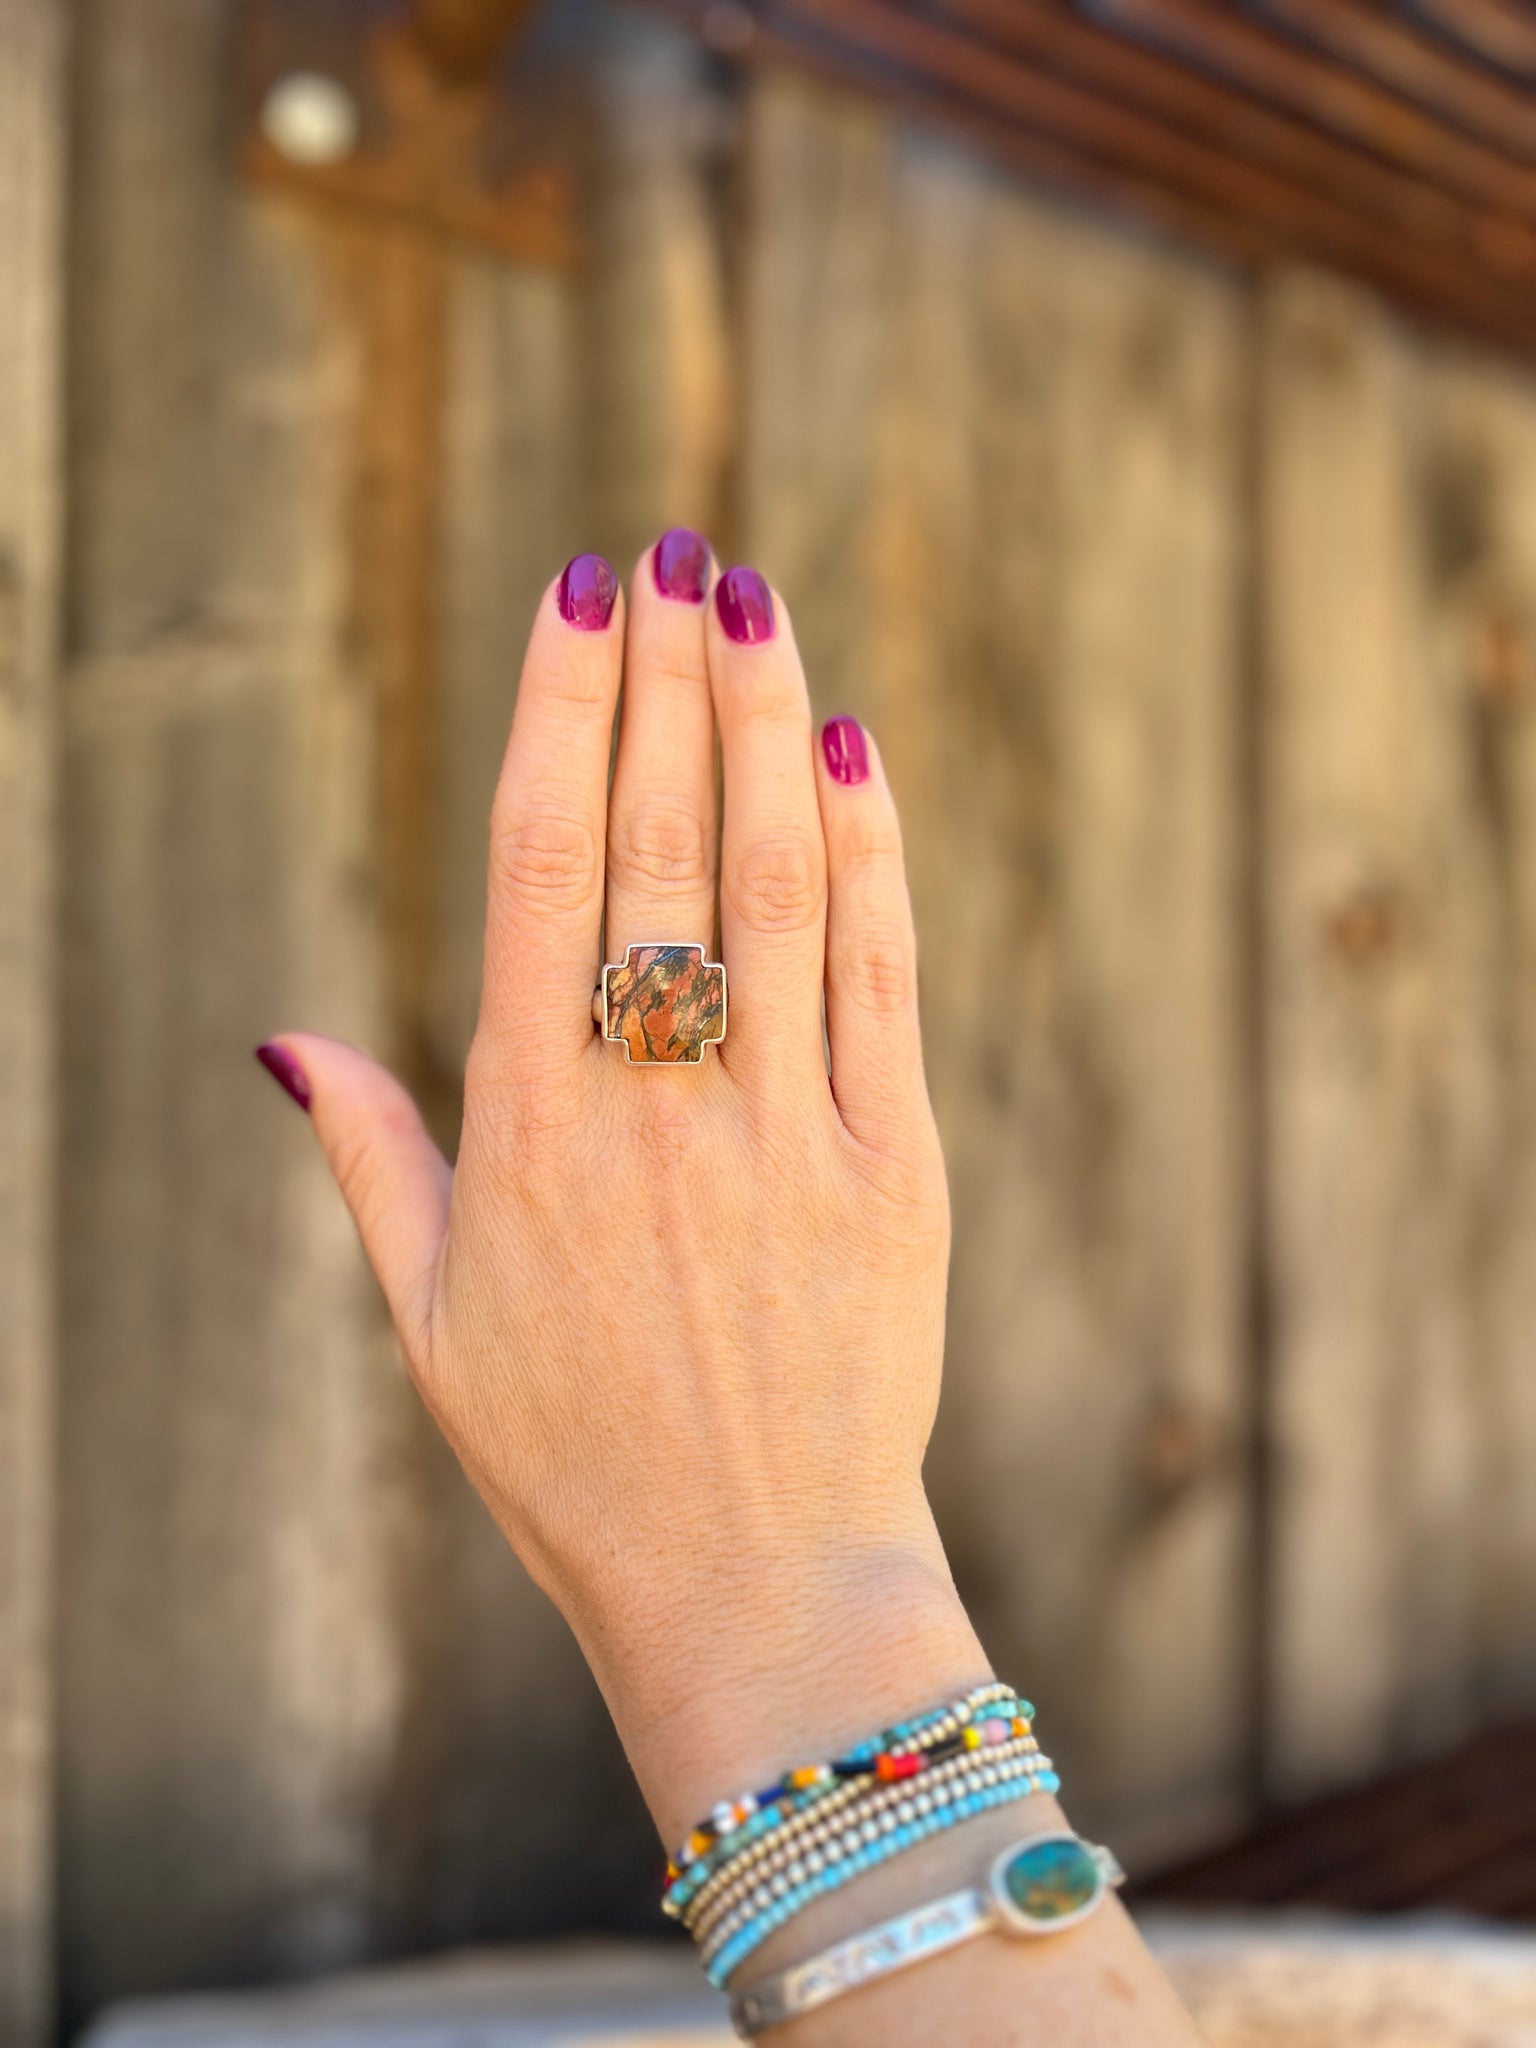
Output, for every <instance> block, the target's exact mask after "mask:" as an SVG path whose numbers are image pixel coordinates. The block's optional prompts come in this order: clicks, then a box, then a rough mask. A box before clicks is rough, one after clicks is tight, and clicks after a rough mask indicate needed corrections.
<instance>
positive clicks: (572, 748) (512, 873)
mask: <svg viewBox="0 0 1536 2048" xmlns="http://www.w3.org/2000/svg"><path fill="white" fill-rule="evenodd" d="M623 650H624V605H623V600H622V597H621V596H620V593H619V582H618V578H617V577H616V576H615V575H614V573H613V570H612V569H611V568H610V567H609V565H608V563H607V562H605V561H604V560H603V558H602V556H601V555H577V556H576V557H575V558H574V560H572V561H570V562H568V563H567V564H566V566H565V568H564V570H563V571H562V573H561V575H560V577H559V579H558V580H557V581H556V582H555V583H553V584H551V585H550V587H549V589H548V590H546V591H545V593H544V598H543V602H542V603H541V604H540V606H539V610H538V616H537V617H536V618H535V620H534V624H533V632H532V635H531V636H530V639H529V642H528V652H527V655H526V657H525V659H524V662H523V672H522V679H521V681H520V682H519V683H518V688H517V704H516V707H515V709H514V711H513V715H512V734H511V738H510V739H509V740H508V742H507V751H506V756H505V758H504V760H503V762H502V769H501V778H500V780H499V781H498V783H497V785H496V796H495V801H494V802H493V804H492V806H491V851H490V876H489V882H488V887H487V904H486V926H485V969H484V981H483V986H482V989H481V996H480V1028H479V1031H478V1032H477V1034H476V1043H477V1048H478V1049H480V1050H482V1051H484V1052H489V1054H490V1055H491V1058H492V1060H493V1062H494V1063H495V1065H496V1066H498V1067H501V1066H506V1067H516V1066H519V1065H521V1066H523V1067H534V1068H537V1069H538V1070H539V1071H540V1072H543V1073H548V1072H549V1071H550V1069H551V1068H552V1067H556V1066H559V1065H560V1064H562V1063H564V1062H569V1061H574V1060H575V1059H576V1058H578V1057H579V1056H580V1055H581V1054H582V1053H583V1052H585V1051H587V1050H588V1049H589V1048H590V1046H591V1043H592V990H593V988H594V987H595V986H596V983H597V975H598V967H599V964H600V963H599V959H598V947H599V940H600V937H601V924H602V914H603V840H604V826H605V820H606V816H607V809H608V759H609V753H610V749H611V746H612V740H613V716H614V708H615V706H616V704H617V702H618V695H619V676H620V671H621V669H622V666H623Z"/></svg>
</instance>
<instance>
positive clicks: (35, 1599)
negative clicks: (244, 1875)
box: [0, 0, 65, 2048]
mask: <svg viewBox="0 0 1536 2048" xmlns="http://www.w3.org/2000/svg"><path fill="white" fill-rule="evenodd" d="M64 28H65V22H64V20H63V18H62V16H61V12H60V10H59V9H58V8H56V7H54V6H51V5H49V4H48V0H0V303H3V304H4V306H5V309H6V311H5V317H4V319H3V321H0V875H3V876H4V883H3V885H0V1816H3V1817H4V1818H3V1822H0V2040H4V2041H6V2042H13V2043H15V2044H16V2048H34V2044H40V2043H41V2042H42V2041H43V2040H44V2039H45V2038H46V2037H47V2034H48V2030H49V2014H50V2006H51V1999H52V1974H53V1972H52V1948H53V1862H52V1854H53V1843H52V1833H53V1828H52V1805H53V1797H52V1760H53V1759H52V1748H53V1731H52V1703H53V1702H52V1695H53V1687H52V1671H51V1641H52V1635H51V1631H52V1619H53V1541H52V1530H53V1515H54V1491H53V1476H54V1422H55V1408H54V1403H55V1384H54V1380H55V1360H54V1344H53V1298H54V1248H53V1227H52V1225H53V1191H54V1178H53V1114H54V1101H53V1095H54V1089H53V1073H54V1058H53V1043H52V1020H53V999H54V987H53V959H54V946H53V885H54V844H53V824H54V791H55V775H54V739H55V723H54V720H55V701H54V676H55V665H56V656H57V628H58V573H59V561H58V553H59V551H58V539H59V528H60V524H61V520H62V510H63V508H62V502H61V491H60V464H61V437H60V426H61V418H60V415H61V402H60V401H61V393H60V390H59V374H58V373H59V361H60V356H61V353H62V331H61V324H62V323H61V314H62V296H63V293H62V287H63V267H64V225H63V186H64V157H65V95H64Z"/></svg>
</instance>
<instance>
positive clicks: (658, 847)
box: [603, 527, 719, 961]
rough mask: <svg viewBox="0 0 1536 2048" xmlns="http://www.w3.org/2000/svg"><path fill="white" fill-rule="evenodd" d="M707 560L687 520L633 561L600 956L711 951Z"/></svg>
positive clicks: (713, 833) (713, 837) (713, 841)
mask: <svg viewBox="0 0 1536 2048" xmlns="http://www.w3.org/2000/svg"><path fill="white" fill-rule="evenodd" d="M713 568H714V565H713V562H712V560H711V557H710V551H709V544H708V542H707V541H705V540H704V539H703V538H702V537H701V536H700V535H698V534H696V533H690V532H689V531H688V530H687V529H686V528H684V527H674V528H673V529H672V530H671V532H669V533H665V534H663V535H662V537H661V539H660V540H659V541H657V543H656V545H655V546H654V547H653V548H647V549H646V551H645V553H644V554H643V555H642V556H641V557H640V560H639V562H638V563H637V564H636V567H635V574H634V578H633V581H632V583H631V586H630V606H629V633H628V639H627V642H626V645H625V652H624V696H623V705H622V709H621V712H620V718H619V750H618V758H617V761H616V762H615V765H614V776H613V791H612V794H611V796H610V798H609V802H608V899H607V913H606V922H607V938H606V940H605V943H604V948H603V952H604V957H605V958H606V959H608V960H613V961H621V960H622V959H623V958H624V949H625V947H626V946H632V945H637V944H644V943H649V942H652V941H659V942H661V943H663V944H666V943H671V944H675V945H685V946H702V947H704V949H705V951H706V954H709V953H711V952H712V942H713V939H714V933H715V873H716V850H717V846H718V843H719V830H718V824H717V820H716V814H715V767H714V714H713V711H712V708H711V704H710V695H709V663H708V657H707V655H706V651H705V641H704V613H705V600H706V599H707V597H708V595H709V589H710V583H711V580H712V576H713Z"/></svg>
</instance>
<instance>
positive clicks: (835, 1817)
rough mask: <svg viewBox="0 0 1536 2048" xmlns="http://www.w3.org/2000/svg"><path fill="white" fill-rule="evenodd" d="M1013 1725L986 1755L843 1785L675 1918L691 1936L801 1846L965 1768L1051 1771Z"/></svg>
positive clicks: (724, 1872)
mask: <svg viewBox="0 0 1536 2048" xmlns="http://www.w3.org/2000/svg"><path fill="white" fill-rule="evenodd" d="M1008 1725H1009V1727H1010V1728H1011V1729H1015V1730H1018V1731H1019V1732H1018V1733H1017V1734H1015V1735H1011V1736H1010V1737H1009V1739H1008V1740H1007V1741H1006V1742H1005V1743H1003V1744H1001V1745H999V1744H997V1743H995V1742H994V1743H989V1744H988V1745H987V1746H986V1748H985V1751H984V1753H982V1752H980V1750H979V1749H978V1748H972V1747H967V1748H965V1749H962V1750H960V1751H959V1752H958V1753H956V1754H953V1755H949V1756H946V1757H943V1758H940V1759H939V1760H937V1761H936V1762H933V1763H931V1764H929V1765H928V1766H927V1768H926V1769H925V1770H924V1771H923V1772H921V1773H919V1774H914V1775H912V1776H904V1777H902V1778H898V1779H895V1780H887V1779H874V1780H871V1779H869V1778H865V1779H862V1780H860V1781H859V1782H857V1783H845V1784H842V1785H839V1786H838V1787H837V1788H836V1789H835V1790H834V1791H833V1792H831V1793H830V1794H829V1795H828V1796H827V1798H825V1799H824V1800H822V1801H821V1802H820V1804H818V1805H816V1806H811V1807H807V1808H805V1809H803V1810H802V1811H799V1812H796V1813H792V1814H790V1815H789V1816H787V1817H786V1818H785V1819H782V1820H781V1821H779V1823H778V1825H777V1826H775V1827H771V1828H769V1829H768V1830H767V1831H766V1832H764V1833H762V1834H761V1835H759V1836H758V1837H757V1838H756V1839H753V1840H750V1841H748V1842H747V1843H746V1844H745V1845H744V1846H743V1847H742V1848H741V1849H740V1850H738V1851H737V1852H736V1853H735V1854H734V1855H732V1856H731V1857H729V1858H728V1859H727V1860H726V1861H724V1862H722V1863H721V1864H720V1865H719V1867H718V1868H717V1869H716V1870H715V1871H714V1873H713V1874H712V1875H711V1876H710V1878H709V1879H708V1880H707V1881H706V1882H705V1883H704V1884H702V1885H701V1886H699V1887H698V1889H697V1890H696V1891H694V1892H693V1893H692V1894H691V1896H689V1897H687V1898H685V1899H684V1900H683V1901H682V1902H681V1904H680V1905H679V1906H678V1907H677V1908H675V1909H674V1910H675V1912H676V1917H677V1918H679V1919H680V1920H681V1921H682V1922H683V1925H684V1926H685V1927H687V1928H688V1929H689V1931H690V1932H692V1931H693V1930H695V1929H696V1928H697V1927H698V1925H699V1922H700V1920H701V1919H702V1918H703V1917H704V1916H705V1915H707V1914H714V1913H716V1912H718V1910H719V1906H720V1901H721V1900H722V1898H724V1897H725V1896H726V1895H727V1894H734V1893H738V1892H740V1891H741V1890H742V1889H743V1888H744V1887H745V1886H747V1885H748V1884H750V1883H756V1882H758V1881H759V1879H760V1877H761V1876H762V1875H763V1874H764V1873H768V1874H771V1873H772V1872H773V1871H775V1870H777V1869H778V1868H779V1867H780V1866H781V1865H782V1864H783V1863H785V1862H787V1861H788V1860H789V1859H790V1858H791V1857H793V1856H794V1855H795V1854H796V1853H797V1851H798V1849H799V1848H800V1847H801V1846H802V1845H804V1844H808V1843H815V1842H819V1841H824V1840H829V1839H831V1838H832V1837H834V1836H838V1835H841V1834H842V1833H844V1832H845V1831H846V1830H847V1828H848V1826H849V1824H850V1822H851V1821H859V1820H862V1819H865V1818H867V1817H868V1816H869V1815H870V1814H871V1813H875V1812H883V1811H885V1809H886V1808H888V1807H891V1806H894V1805H896V1804H897V1803H898V1802H900V1801H901V1800H903V1799H908V1798H910V1797H911V1796H912V1794H913V1793H914V1792H917V1791H920V1790H927V1789H929V1788H930V1787H931V1786H932V1785H933V1784H934V1782H935V1781H936V1780H937V1779H939V1778H940V1777H948V1776H952V1775H953V1774H954V1772H955V1770H956V1769H957V1768H958V1767H960V1766H964V1765H969V1764H971V1763H973V1762H983V1761H984V1762H990V1763H1000V1762H1002V1761H1003V1760H1004V1759H1008V1760H1012V1759H1013V1758H1014V1757H1020V1758H1022V1759H1024V1760H1026V1761H1030V1762H1032V1763H1033V1766H1034V1768H1036V1769H1037V1770H1040V1771H1046V1770H1049V1769H1050V1759H1049V1758H1048V1757H1043V1756H1041V1754H1040V1745H1039V1744H1038V1743H1037V1742H1036V1740H1035V1738H1034V1736H1033V1735H1032V1734H1030V1733H1028V1732H1026V1731H1027V1730H1028V1729H1029V1723H1028V1722H1027V1721H1023V1720H1014V1721H1012V1722H1010V1723H1009V1724H1008Z"/></svg>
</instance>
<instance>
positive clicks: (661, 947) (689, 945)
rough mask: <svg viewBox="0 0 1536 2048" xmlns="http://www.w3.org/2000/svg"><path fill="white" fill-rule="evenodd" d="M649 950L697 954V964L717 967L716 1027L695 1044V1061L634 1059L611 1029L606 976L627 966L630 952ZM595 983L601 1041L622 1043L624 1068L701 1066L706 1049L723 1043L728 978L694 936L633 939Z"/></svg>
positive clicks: (720, 962) (624, 1041)
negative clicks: (699, 1043)
mask: <svg viewBox="0 0 1536 2048" xmlns="http://www.w3.org/2000/svg"><path fill="white" fill-rule="evenodd" d="M652 950H655V951H658V952H663V953H697V954H698V956H699V965H700V966H701V967H717V968H719V970H720V1029H719V1031H718V1032H717V1033H716V1034H715V1036H714V1037H713V1038H706V1039H705V1040H704V1042H703V1044H702V1045H701V1046H700V1047H699V1056H698V1058H697V1059H696V1060H637V1059H636V1058H635V1056H634V1054H633V1053H632V1052H631V1051H630V1049H629V1040H628V1039H627V1038H626V1037H625V1036H624V1034H623V1033H622V1032H621V1031H615V1030H614V1029H613V1021H614V1020H613V1010H612V1006H611V1004H610V1003H609V1000H608V977H609V975H610V974H618V973H620V972H622V970H623V969H624V968H626V967H628V966H629V964H630V957H631V955H632V954H635V953H644V952H649V951H652ZM598 986H599V994H600V999H601V1003H602V1012H603V1014H602V1016H601V1017H600V1018H599V1019H597V1022H598V1023H599V1024H600V1025H601V1027H602V1035H603V1041H604V1043H605V1044H607V1045H622V1046H623V1048H624V1064H625V1066H627V1067H655V1068H658V1069H660V1070H662V1071H666V1070H668V1069H674V1068H677V1067H702V1066H703V1064H704V1055H705V1053H706V1052H708V1050H709V1048H710V1047H711V1046H712V1045H722V1044H724V1042H725V1028H726V1021H727V1013H728V1010H729V1005H730V980H729V977H728V976H727V974H726V971H725V963H724V961H723V960H711V959H710V958H709V949H708V947H707V946H701V945H700V944H699V943H698V941H697V940H695V939H636V940H634V942H633V943H632V944H630V945H628V946H626V947H625V948H624V958H623V959H622V960H610V961H608V962H606V963H605V965H604V967H603V974H602V980H601V982H600V983H599V985H598Z"/></svg>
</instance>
